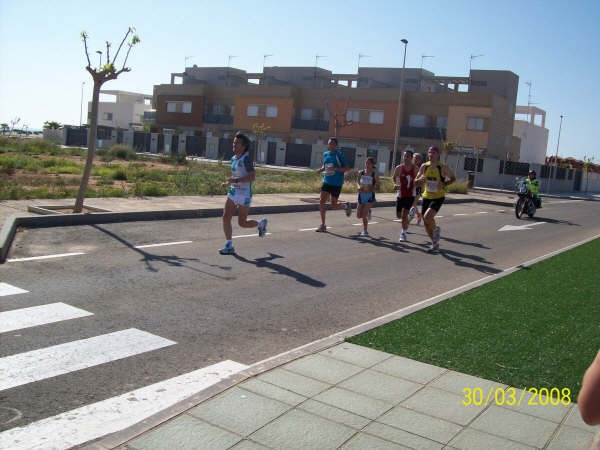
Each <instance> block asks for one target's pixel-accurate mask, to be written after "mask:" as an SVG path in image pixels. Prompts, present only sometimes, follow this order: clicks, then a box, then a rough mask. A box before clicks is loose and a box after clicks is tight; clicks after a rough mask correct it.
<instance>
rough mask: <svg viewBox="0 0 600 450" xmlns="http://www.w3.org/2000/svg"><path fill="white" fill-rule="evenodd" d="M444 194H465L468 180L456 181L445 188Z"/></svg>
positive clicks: (467, 190) (467, 189)
mask: <svg viewBox="0 0 600 450" xmlns="http://www.w3.org/2000/svg"><path fill="white" fill-rule="evenodd" d="M446 192H451V193H454V194H466V193H468V192H469V180H456V181H455V182H454V183H452V184H450V185H448V186H446Z"/></svg>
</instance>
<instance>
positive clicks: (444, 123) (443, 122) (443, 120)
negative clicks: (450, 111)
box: [435, 116, 448, 128]
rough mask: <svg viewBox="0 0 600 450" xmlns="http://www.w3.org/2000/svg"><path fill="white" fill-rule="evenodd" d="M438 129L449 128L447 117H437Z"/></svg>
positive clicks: (436, 124)
mask: <svg viewBox="0 0 600 450" xmlns="http://www.w3.org/2000/svg"><path fill="white" fill-rule="evenodd" d="M435 126H436V128H448V117H447V116H437V119H436V120H435Z"/></svg>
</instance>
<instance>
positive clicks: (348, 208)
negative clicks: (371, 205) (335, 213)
mask: <svg viewBox="0 0 600 450" xmlns="http://www.w3.org/2000/svg"><path fill="white" fill-rule="evenodd" d="M351 215H352V204H351V203H350V202H346V217H350V216H351Z"/></svg>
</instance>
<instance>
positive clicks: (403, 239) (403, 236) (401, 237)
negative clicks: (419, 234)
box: [400, 231, 406, 242]
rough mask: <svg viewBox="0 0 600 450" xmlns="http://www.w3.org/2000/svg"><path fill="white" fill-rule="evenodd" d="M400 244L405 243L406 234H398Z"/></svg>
mask: <svg viewBox="0 0 600 450" xmlns="http://www.w3.org/2000/svg"><path fill="white" fill-rule="evenodd" d="M400 242H406V232H405V231H403V232H402V233H400Z"/></svg>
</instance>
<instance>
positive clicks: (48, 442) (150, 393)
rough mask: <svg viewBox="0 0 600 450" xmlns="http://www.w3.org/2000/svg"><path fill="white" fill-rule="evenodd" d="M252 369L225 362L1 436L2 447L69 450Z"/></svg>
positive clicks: (133, 423)
mask: <svg viewBox="0 0 600 450" xmlns="http://www.w3.org/2000/svg"><path fill="white" fill-rule="evenodd" d="M247 368H248V366H245V365H243V364H240V363H237V362H235V361H229V360H227V361H222V362H220V363H217V364H213V365H212V366H208V367H205V368H203V369H199V370H195V371H193V372H189V373H186V374H183V375H180V376H178V377H175V378H171V379H168V380H164V381H161V382H158V383H155V384H152V385H150V386H146V387H143V388H140V389H136V390H135V391H131V392H128V393H126V394H122V395H119V396H116V397H112V398H109V399H106V400H103V401H100V402H97V403H93V404H91V405H86V406H82V407H81V408H77V409H74V410H72V411H67V412H64V413H62V414H58V415H56V416H54V417H48V418H46V419H42V420H39V421H37V422H33V423H30V424H29V425H26V426H23V427H18V428H12V429H10V430H7V431H4V432H2V433H0V448H7V449H8V448H10V449H12V450H21V449H23V450H25V449H39V450H41V449H48V448H52V449H57V450H58V449H67V448H71V447H74V446H76V445H80V444H83V443H85V442H88V441H91V440H93V439H97V438H99V437H101V436H105V435H107V434H111V433H116V432H117V431H120V430H123V429H125V428H127V427H130V426H132V425H135V424H136V423H139V422H141V421H142V420H144V419H146V418H148V417H150V416H152V415H153V414H156V413H158V412H160V411H162V410H164V409H166V408H168V407H170V406H172V405H174V404H176V403H178V402H181V401H183V400H185V399H186V398H189V397H191V396H192V395H194V394H196V393H198V392H200V391H202V390H203V389H206V388H208V387H210V386H212V385H214V384H216V383H218V382H219V381H221V380H224V379H225V378H228V377H230V376H231V375H234V374H236V373H238V372H241V371H242V370H245V369H247Z"/></svg>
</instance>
